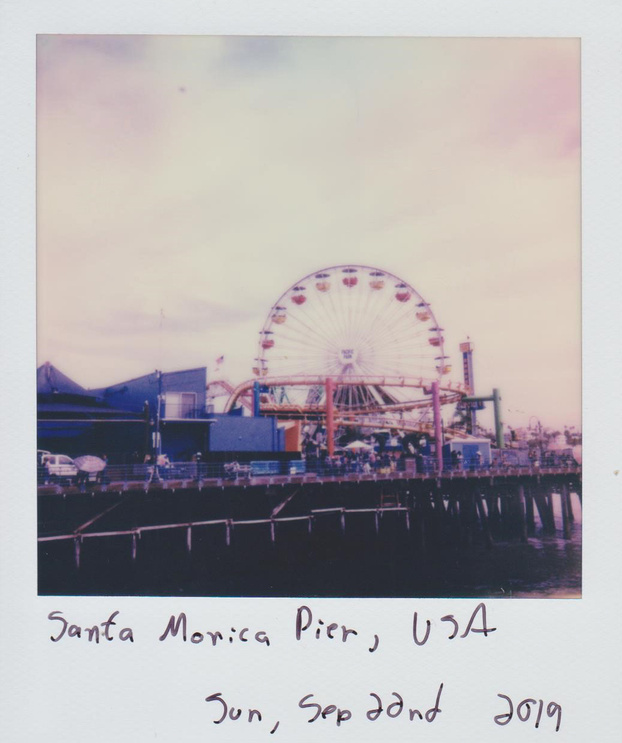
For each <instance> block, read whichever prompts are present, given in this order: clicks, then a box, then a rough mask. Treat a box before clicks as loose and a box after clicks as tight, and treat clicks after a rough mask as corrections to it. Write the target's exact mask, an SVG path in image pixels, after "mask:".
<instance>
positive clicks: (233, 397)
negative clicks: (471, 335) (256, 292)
mask: <svg viewBox="0 0 622 743" xmlns="http://www.w3.org/2000/svg"><path fill="white" fill-rule="evenodd" d="M450 372H451V366H450V364H449V357H448V356H447V355H446V354H445V351H444V338H443V328H441V327H440V325H439V323H438V321H437V319H436V317H435V315H434V312H433V311H432V308H431V306H430V304H429V303H428V302H427V301H426V300H425V299H424V298H423V297H422V296H421V294H419V292H418V291H417V290H416V289H415V288H414V287H413V286H412V285H411V284H410V283H408V282H406V281H404V280H403V279H401V278H399V277H398V276H396V275H394V274H392V273H390V272H388V271H384V270H380V269H378V268H373V267H370V266H364V265H356V264H346V265H339V266H332V267H330V268H325V269H322V270H320V271H316V272H314V273H311V274H309V275H307V276H304V277H303V278H302V279H300V280H298V281H296V282H295V283H294V284H292V285H291V286H290V287H289V288H288V289H287V290H286V291H285V292H283V294H281V296H280V297H279V298H278V299H277V300H276V302H275V303H274V304H273V305H272V307H271V308H270V310H269V312H268V314H267V317H266V319H265V322H264V324H263V327H262V328H261V330H260V332H259V341H258V346H257V355H256V358H255V365H254V367H253V377H252V378H251V379H248V380H246V381H244V382H242V383H241V384H239V385H237V387H231V386H229V385H227V386H226V391H227V392H228V393H229V396H228V400H227V402H226V405H225V410H224V412H230V411H231V410H233V409H234V408H235V407H236V406H238V405H240V404H243V405H246V406H247V407H248V408H249V409H250V410H252V411H253V413H254V414H255V415H262V416H266V415H270V416H275V417H277V418H278V419H279V420H287V421H291V420H303V421H314V422H317V423H319V424H320V425H322V426H324V427H325V428H326V431H327V444H328V448H329V449H332V445H331V441H332V436H333V434H334V432H335V431H336V430H338V429H339V428H342V427H352V428H358V429H366V430H368V431H370V430H376V431H400V432H428V431H431V430H433V429H434V428H435V425H436V423H437V422H438V421H436V420H435V419H436V418H438V419H439V420H440V406H442V405H455V404H456V403H459V402H460V401H461V400H463V399H464V398H465V396H466V395H468V394H469V393H471V390H470V389H469V387H468V386H467V384H466V383H463V382H456V381H453V380H451V379H450V378H449V374H450ZM222 384H223V383H222V382H217V383H215V385H220V386H221V389H222Z"/></svg>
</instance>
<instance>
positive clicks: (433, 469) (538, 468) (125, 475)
mask: <svg viewBox="0 0 622 743" xmlns="http://www.w3.org/2000/svg"><path fill="white" fill-rule="evenodd" d="M580 470H581V468H580V466H579V465H578V464H577V463H576V462H569V461H564V462H562V461H559V462H552V463H550V462H547V463H545V464H540V463H538V462H533V463H530V464H515V463H502V462H492V463H490V464H489V463H484V464H479V463H477V462H465V463H459V464H455V463H454V464H452V463H444V464H443V471H442V475H443V477H447V476H449V477H460V476H463V477H465V476H467V475H471V476H477V475H504V474H511V475H520V474H538V473H551V472H562V473H563V472H569V473H577V472H580ZM426 476H427V477H434V476H438V463H437V460H436V457H418V458H417V459H416V460H415V459H391V460H388V461H387V460H384V461H383V460H382V459H380V460H377V461H376V462H373V463H372V462H369V461H367V462H365V461H362V460H343V459H342V460H339V459H337V460H335V461H328V460H317V461H313V460H304V459H298V460H290V461H276V460H267V461H266V460H258V461H251V462H245V463H238V462H226V463H225V462H219V463H212V462H172V463H170V464H168V465H158V466H157V467H154V465H152V464H128V465H123V464H119V465H117V464H111V465H108V466H107V467H106V469H105V470H103V471H102V472H99V473H97V474H93V473H92V474H87V473H78V474H77V475H61V476H55V475H53V474H50V473H49V472H48V470H47V469H46V468H45V467H39V468H38V471H37V484H38V485H39V486H45V485H59V486H68V485H77V486H80V487H89V486H92V485H110V484H113V483H121V484H124V485H127V484H130V483H134V484H136V483H143V484H145V485H149V484H152V483H156V484H157V483H169V482H171V483H172V482H179V481H183V482H193V481H194V482H197V481H199V482H201V481H205V480H218V481H223V482H227V481H237V480H250V479H258V478H261V480H262V481H265V480H268V481H269V480H270V479H271V478H273V477H287V478H291V477H302V478H304V479H309V480H311V479H316V478H327V479H347V480H352V479H391V478H399V479H403V478H408V477H426Z"/></svg>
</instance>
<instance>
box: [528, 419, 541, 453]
mask: <svg viewBox="0 0 622 743" xmlns="http://www.w3.org/2000/svg"><path fill="white" fill-rule="evenodd" d="M532 420H535V421H536V422H537V426H536V428H535V431H536V432H537V435H538V438H537V442H538V449H539V450H540V462H542V457H543V455H544V450H543V448H542V423H541V422H540V419H539V418H538V417H537V416H535V415H532V416H531V417H530V418H529V430H530V431H532V430H534V428H533V427H532V425H531V421H532Z"/></svg>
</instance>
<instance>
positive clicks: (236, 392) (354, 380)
mask: <svg viewBox="0 0 622 743" xmlns="http://www.w3.org/2000/svg"><path fill="white" fill-rule="evenodd" d="M332 379H333V381H334V383H335V387H345V386H366V387H371V386H373V387H378V388H384V387H390V388H391V387H406V388H413V389H423V390H424V391H428V390H431V388H432V382H433V381H435V380H432V379H424V378H422V377H390V376H382V377H364V376H359V375H355V374H348V375H343V376H337V377H332ZM326 380H327V377H325V376H299V377H297V376H289V377H264V378H263V379H262V380H261V386H262V388H266V387H267V388H271V387H286V386H296V387H314V386H315V387H317V386H319V385H325V384H326ZM220 384H222V382H220ZM254 384H255V380H254V379H249V380H246V381H245V382H242V383H241V384H239V385H237V387H235V388H232V389H231V393H230V395H229V399H228V400H227V403H226V405H225V413H228V412H230V411H231V409H232V408H233V406H234V405H235V404H236V402H237V401H238V400H239V399H240V398H242V404H246V405H247V407H248V402H246V403H245V402H244V401H243V400H244V398H243V396H244V395H248V394H250V392H251V390H252V388H253V385H254ZM229 386H230V387H231V385H229ZM439 390H440V402H441V405H446V404H450V403H456V402H459V401H460V400H461V399H462V398H463V397H464V396H465V395H468V394H469V392H470V390H469V389H468V388H467V387H466V386H465V385H464V384H462V383H460V382H452V381H450V380H448V381H447V382H441V383H440V385H439ZM430 405H431V401H428V400H408V401H404V402H396V403H387V404H386V405H381V404H375V405H367V406H357V407H356V408H349V409H348V410H347V414H350V415H356V416H357V418H358V416H363V415H368V414H385V413H393V412H403V411H408V410H414V409H417V408H425V407H429V406H430ZM261 412H262V413H264V414H272V415H277V416H283V417H293V418H296V417H305V416H311V417H321V416H323V415H324V413H325V407H324V406H323V405H318V404H306V405H291V404H277V403H274V402H265V401H262V403H261ZM343 412H344V413H345V412H346V411H345V410H344V411H343Z"/></svg>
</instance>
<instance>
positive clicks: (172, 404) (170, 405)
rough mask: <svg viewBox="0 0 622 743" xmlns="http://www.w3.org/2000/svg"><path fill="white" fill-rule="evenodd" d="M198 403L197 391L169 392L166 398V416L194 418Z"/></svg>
mask: <svg viewBox="0 0 622 743" xmlns="http://www.w3.org/2000/svg"><path fill="white" fill-rule="evenodd" d="M196 404H197V395H196V392H167V393H166V395H165V398H164V417H165V418H194V417H195V416H196Z"/></svg>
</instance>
